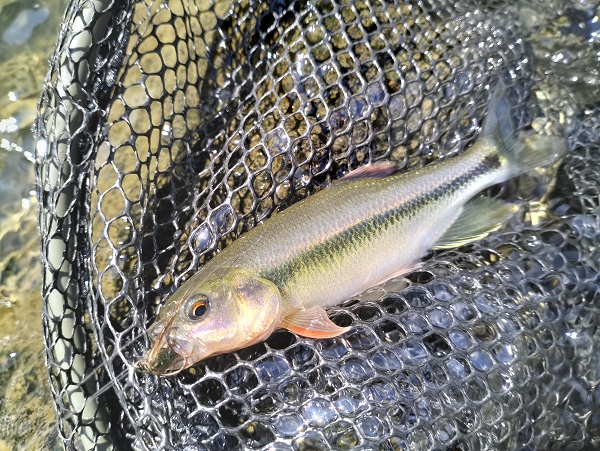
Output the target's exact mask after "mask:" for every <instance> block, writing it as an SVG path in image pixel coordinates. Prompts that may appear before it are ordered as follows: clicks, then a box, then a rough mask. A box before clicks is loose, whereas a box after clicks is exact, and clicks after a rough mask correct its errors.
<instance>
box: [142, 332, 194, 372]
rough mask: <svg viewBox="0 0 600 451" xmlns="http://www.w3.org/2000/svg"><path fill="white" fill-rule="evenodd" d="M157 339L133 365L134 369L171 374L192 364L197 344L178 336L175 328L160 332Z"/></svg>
mask: <svg viewBox="0 0 600 451" xmlns="http://www.w3.org/2000/svg"><path fill="white" fill-rule="evenodd" d="M160 336H161V338H163V339H162V340H159V341H157V342H156V343H155V344H154V346H152V347H151V348H150V349H149V350H148V351H147V352H146V353H145V354H144V355H143V356H142V357H141V358H140V359H139V360H138V361H137V362H136V363H135V365H134V367H135V368H136V370H138V371H140V372H142V373H146V374H154V375H157V376H173V375H175V374H178V373H180V372H181V371H183V370H185V369H186V368H188V367H190V366H191V365H193V364H194V363H195V362H196V361H197V359H193V356H194V355H197V352H198V348H199V344H198V343H194V342H192V341H190V340H189V339H187V338H182V337H181V336H178V334H177V330H176V329H170V330H169V331H167V333H166V334H162V333H161V334H160Z"/></svg>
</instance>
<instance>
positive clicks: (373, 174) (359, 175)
mask: <svg viewBox="0 0 600 451" xmlns="http://www.w3.org/2000/svg"><path fill="white" fill-rule="evenodd" d="M396 171H398V166H397V165H396V164H395V163H392V162H391V161H377V162H375V163H371V164H366V165H364V166H360V167H358V168H356V169H354V170H352V171H350V172H348V173H347V174H346V175H344V176H343V177H341V178H339V179H338V180H336V181H335V182H334V183H339V182H347V181H348V180H356V179H363V178H372V179H382V178H385V177H388V176H390V175H392V174H394V173H395V172H396Z"/></svg>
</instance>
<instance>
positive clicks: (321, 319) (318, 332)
mask: <svg viewBox="0 0 600 451" xmlns="http://www.w3.org/2000/svg"><path fill="white" fill-rule="evenodd" d="M282 327H284V328H286V329H288V330H291V331H292V332H294V333H297V334H298V335H301V336H303V337H309V338H333V337H337V336H339V335H342V334H343V333H344V332H347V331H348V330H350V327H340V326H338V325H337V324H335V323H334V322H333V321H331V320H330V319H329V317H328V316H327V312H326V311H325V309H323V307H319V306H316V307H311V308H309V309H305V310H297V311H295V312H294V313H292V314H291V315H289V316H287V317H286V318H285V319H284V320H283V324H282Z"/></svg>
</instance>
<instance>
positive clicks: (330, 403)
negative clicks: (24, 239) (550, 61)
mask: <svg viewBox="0 0 600 451" xmlns="http://www.w3.org/2000/svg"><path fill="white" fill-rule="evenodd" d="M477 3H479V2H468V1H465V2H459V3H455V2H448V3H446V2H443V1H411V2H379V1H372V2H367V1H358V2H356V1H354V2H347V1H340V2H334V3H332V2H324V1H316V2H301V1H298V2H287V1H273V2H248V1H243V2H229V1H209V0H197V1H196V2H194V1H180V0H172V1H165V2H151V1H148V2H141V1H140V2H132V1H129V2H113V1H108V0H105V1H86V0H74V1H73V2H72V3H71V5H70V6H69V9H68V10H67V12H66V16H65V20H64V27H63V28H62V29H61V32H60V35H59V41H58V45H57V48H56V52H55V54H54V56H53V58H52V60H51V68H50V72H49V76H48V78H47V80H46V85H45V91H44V93H43V95H42V98H41V102H40V116H39V120H38V126H37V127H38V130H37V131H38V135H39V137H40V142H39V144H38V152H37V179H38V195H39V198H40V232H41V238H42V251H43V252H42V254H43V268H44V285H43V299H44V315H43V321H44V330H45V337H46V348H47V356H48V371H49V375H50V381H51V385H52V391H53V395H54V399H55V402H56V406H57V410H58V413H59V432H60V434H61V437H62V438H63V439H64V441H65V442H64V443H65V447H66V448H69V449H71V448H72V449H79V448H80V447H82V446H84V447H89V446H95V447H97V448H99V449H104V448H110V447H111V446H116V445H117V444H119V446H124V445H125V444H127V446H133V447H135V448H139V449H157V448H167V449H188V450H194V449H223V448H226V447H229V448H231V449H242V448H244V449H246V448H257V449H260V448H266V447H269V449H290V448H293V449H327V448H331V449H354V448H357V447H358V448H362V449H365V448H369V449H382V450H387V449H390V450H391V449H423V450H427V449H439V448H447V449H464V450H466V449H515V448H519V449H550V448H552V447H562V446H564V445H566V444H568V445H569V446H571V447H572V449H583V448H585V447H591V446H594V445H596V446H598V444H599V443H600V414H598V410H599V404H600V384H599V381H600V370H599V368H600V357H599V356H600V345H599V343H600V339H599V335H600V329H599V328H598V319H597V318H598V317H599V312H598V311H599V309H600V298H599V296H598V289H597V287H598V283H599V280H598V265H599V264H600V253H599V251H598V247H597V242H598V238H599V230H600V227H599V223H598V209H599V199H600V196H599V192H598V180H599V179H600V173H599V172H598V167H599V166H598V165H597V164H596V165H594V163H597V162H598V159H599V158H600V157H599V156H600V149H599V148H598V147H599V142H600V121H598V119H597V118H598V113H599V112H600V111H599V110H597V109H593V108H588V109H587V111H585V112H580V113H578V114H579V116H577V127H571V128H572V130H571V131H570V135H569V146H568V147H569V152H568V155H567V157H566V160H565V163H564V164H563V165H562V167H561V168H560V170H559V173H558V176H557V180H556V184H555V187H554V190H553V192H552V195H551V196H549V197H548V199H549V200H548V202H547V205H548V207H547V210H548V211H547V212H546V213H545V214H541V216H542V217H545V218H546V219H545V220H544V221H543V222H542V223H541V224H539V225H537V224H536V225H535V226H533V225H531V224H532V221H531V220H530V219H531V218H533V217H536V215H538V216H540V215H539V214H538V213H539V212H538V213H536V210H535V208H531V209H528V210H527V212H528V213H527V215H526V216H525V217H522V218H520V219H521V220H520V221H514V222H513V223H511V225H510V226H509V228H508V230H507V231H506V232H504V233H498V234H494V235H493V236H491V237H489V238H488V239H487V240H485V241H483V242H480V243H475V244H472V245H469V246H466V247H463V248H461V249H458V250H450V251H445V252H441V253H436V254H432V255H429V256H428V258H427V260H426V263H425V265H424V266H423V268H422V269H420V270H419V271H418V272H414V273H412V274H410V275H408V276H407V277H406V278H404V279H401V280H397V281H396V282H395V283H392V284H389V285H386V286H385V287H384V288H376V289H373V290H370V291H369V292H367V293H365V294H364V295H362V296H360V297H359V299H356V300H350V301H349V302H347V303H345V304H344V305H343V306H340V307H335V308H332V309H331V310H330V316H332V317H333V318H334V319H336V322H337V323H338V324H342V325H350V324H351V325H352V326H353V327H352V330H351V331H350V332H348V333H346V334H345V335H344V336H342V337H340V338H335V339H327V340H311V339H305V338H301V337H298V336H296V335H294V334H292V333H291V332H287V331H279V332H276V333H275V334H273V335H272V336H271V337H270V338H269V339H268V340H267V341H266V342H264V343H260V344H258V345H255V346H252V347H250V348H247V349H244V350H241V351H239V352H237V353H233V354H228V355H224V356H219V357H213V358H210V359H208V360H206V361H204V362H203V363H201V364H199V365H196V366H195V367H193V368H191V369H189V370H187V371H186V372H184V373H182V374H180V375H179V376H177V377H171V378H157V377H154V376H148V375H142V374H139V373H137V372H135V371H134V370H133V368H132V364H133V362H134V361H135V360H136V358H138V357H139V356H140V355H141V354H142V353H143V351H144V349H145V348H146V346H147V345H148V343H147V341H145V340H146V338H145V335H144V331H145V330H146V327H147V326H148V325H149V324H151V323H152V321H153V318H154V317H155V316H156V313H157V311H158V309H159V307H160V305H161V301H163V300H164V299H165V298H166V297H167V296H168V294H169V293H171V292H173V291H174V290H175V289H176V288H177V287H178V286H179V285H181V283H182V282H183V281H184V280H185V279H186V278H187V277H189V276H190V275H191V274H193V273H194V271H195V270H197V268H198V267H200V266H201V265H202V264H203V262H205V261H206V259H207V258H210V257H211V256H212V255H214V252H215V251H217V250H218V249H220V248H222V247H224V246H226V245H227V243H228V242H230V241H231V240H233V239H235V237H237V236H239V235H240V234H241V233H243V232H244V231H246V230H248V229H250V228H252V227H253V226H254V225H256V224H257V223H259V222H260V221H262V220H263V219H265V218H266V217H268V216H269V215H270V214H271V213H273V211H274V210H276V209H278V208H279V209H280V208H285V206H287V205H289V204H290V203H292V202H294V201H296V200H298V199H300V198H303V197H306V196H308V195H310V194H312V193H314V192H316V191H318V190H319V189H321V188H323V187H325V186H327V185H328V184H329V183H330V182H331V180H333V179H336V178H338V177H340V176H341V175H343V174H344V173H346V172H348V171H349V170H351V169H353V168H356V167H358V166H360V165H363V164H366V163H369V162H372V161H376V160H391V161H394V162H396V163H397V164H398V165H399V166H401V167H402V168H403V169H404V170H410V169H411V168H413V167H416V166H420V165H423V164H428V163H430V162H432V161H436V160H438V159H440V158H444V157H448V156H451V155H453V154H456V153H459V152H461V151H462V150H463V149H465V148H466V147H468V145H469V144H470V143H472V142H473V140H474V139H475V138H476V137H477V133H478V131H479V126H480V125H481V121H482V119H483V117H484V113H485V105H486V103H487V100H488V98H489V89H490V86H493V85H494V84H495V83H496V82H497V80H498V79H500V78H504V79H505V80H507V83H508V84H509V86H510V99H511V101H512V103H513V105H514V111H515V115H516V118H517V120H518V121H519V124H520V127H522V128H526V127H532V126H533V127H534V128H535V127H538V128H543V129H548V128H551V127H552V120H551V119H552V118H553V115H556V111H555V110H554V109H553V108H552V106H551V105H549V104H548V102H546V104H544V102H542V103H541V104H540V105H538V102H536V101H535V99H534V97H535V96H532V95H531V94H532V92H534V91H535V87H536V86H537V83H538V82H539V80H538V77H537V75H536V72H535V67H534V66H533V64H532V59H531V57H530V54H529V51H528V47H527V45H526V44H525V42H524V39H523V38H524V36H523V31H522V30H521V29H520V27H519V18H518V16H517V15H516V14H515V13H514V12H510V11H508V10H507V8H506V5H504V4H503V3H502V2H496V3H493V4H490V6H488V7H485V8H482V7H481V6H477ZM540 106H541V107H542V108H540ZM542 110H543V112H544V114H541V113H540V111H542ZM582 111H583V110H582ZM582 117H583V119H582ZM573 120H575V119H573ZM540 121H541V122H540ZM540 124H542V125H540ZM540 177H542V176H540ZM533 185H534V183H529V184H527V183H522V184H521V187H520V188H518V189H517V188H516V187H515V185H514V183H512V184H511V183H508V184H506V185H504V186H503V187H502V188H500V189H495V190H493V194H494V195H502V196H505V197H511V196H512V197H517V196H518V197H521V198H526V199H527V197H528V195H527V194H524V191H525V188H523V186H529V188H531V186H533ZM544 186H545V185H544ZM533 191H535V190H533ZM538 191H539V190H538ZM531 192H532V190H529V196H530V197H533V198H537V199H538V200H539V197H540V192H534V193H533V194H531ZM574 193H575V195H574ZM541 194H543V191H542V193H541ZM536 196H537V197H536ZM540 208H541V207H540ZM541 209H542V210H543V208H541ZM527 218H528V220H525V219H527ZM533 222H534V223H535V221H533ZM105 387H108V389H105Z"/></svg>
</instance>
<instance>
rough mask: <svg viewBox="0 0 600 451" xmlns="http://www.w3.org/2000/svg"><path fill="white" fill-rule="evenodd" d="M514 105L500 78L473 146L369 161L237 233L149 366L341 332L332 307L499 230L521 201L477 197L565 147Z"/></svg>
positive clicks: (168, 321)
mask: <svg viewBox="0 0 600 451" xmlns="http://www.w3.org/2000/svg"><path fill="white" fill-rule="evenodd" d="M509 111H510V109H509V107H508V104H507V102H506V98H505V88H504V85H503V84H502V83H499V84H498V86H497V88H496V90H495V91H494V93H493V95H492V100H491V102H490V106H489V113H488V117H487V119H486V123H485V126H484V129H483V132H482V137H481V138H480V140H479V141H477V142H476V143H475V144H474V145H473V146H472V147H471V148H470V149H469V150H467V151H466V152H464V153H463V154H461V155H459V156H457V157H454V158H450V159H448V160H445V161H442V162H440V163H438V164H433V165H429V166H426V167H424V168H421V169H418V170H414V171H411V172H409V173H407V174H397V175H388V174H389V172H390V171H389V164H387V165H385V166H383V165H380V166H376V165H375V166H372V167H366V168H361V169H359V170H357V171H356V172H351V173H350V174H348V175H347V176H346V178H345V179H344V178H343V179H342V180H340V181H338V182H336V183H333V184H332V186H330V187H328V188H325V189H324V190H322V191H320V192H318V193H317V194H315V195H313V196H311V197H309V198H307V199H304V200H302V201H300V202H298V203H296V204H294V205H292V206H290V207H289V208H287V209H286V210H284V211H282V212H281V213H278V214H276V215H274V216H273V217H272V218H269V219H267V220H266V221H265V222H264V224H262V225H259V226H258V227H256V228H254V229H253V230H250V231H249V232H248V233H246V234H245V235H244V236H242V237H241V238H239V239H238V240H237V241H234V242H233V243H232V244H231V245H230V246H229V247H228V248H226V250H225V251H223V252H221V253H220V254H218V255H217V256H215V257H214V258H213V259H212V260H211V261H210V262H209V263H207V264H206V265H205V266H204V267H203V268H201V269H200V270H199V271H198V272H197V273H196V274H195V275H193V276H192V277H191V278H190V279H189V280H187V281H186V282H185V283H184V284H183V285H182V286H181V288H179V290H178V291H177V292H175V293H174V294H173V295H172V296H171V297H170V298H169V299H168V300H167V303H166V305H165V307H164V308H163V310H161V312H160V314H159V317H158V318H157V320H156V322H155V323H154V324H153V325H152V326H151V328H150V329H149V335H150V337H151V341H152V346H151V347H150V349H149V350H148V351H147V352H146V354H145V355H144V356H143V357H142V358H141V359H140V360H139V362H138V368H139V369H141V370H142V371H146V372H150V373H155V374H162V375H172V374H176V373H177V372H179V371H182V370H183V369H185V368H187V367H189V366H191V365H193V364H194V363H196V362H198V361H201V360H203V359H204V358H206V357H209V356H212V355H216V354H219V353H222V352H228V351H234V350H237V349H240V348H243V347H246V346H249V345H251V344H255V343H257V342H259V341H261V340H264V339H265V338H268V337H269V336H270V334H271V333H272V332H273V331H274V330H275V329H277V328H280V327H283V328H286V329H289V330H291V331H293V332H295V333H297V334H299V335H303V336H307V337H312V338H332V337H335V336H338V335H341V334H342V333H345V332H346V331H348V330H349V327H340V326H337V325H336V324H334V323H333V322H332V321H331V320H330V319H329V318H328V317H327V314H326V312H325V310H324V308H326V307H330V306H332V305H336V304H339V303H341V302H342V301H344V300H346V299H348V298H349V297H352V296H355V295H358V294H360V293H361V292H363V291H364V290H366V289H368V288H370V287H373V286H375V285H377V284H378V283H382V282H384V281H385V280H387V279H389V278H391V277H394V276H397V275H400V274H403V273H405V272H407V271H408V270H410V269H411V268H412V267H414V266H415V264H416V263H417V262H418V260H419V259H420V258H421V257H422V256H423V255H424V254H425V252H426V251H427V250H428V249H431V248H433V247H434V246H443V247H449V246H457V245H460V244H464V243H466V242H470V241H474V240H476V239H478V238H481V237H482V236H485V235H486V234H487V233H489V231H491V230H495V229H497V228H498V227H499V226H500V224H501V223H502V222H503V221H505V220H506V219H507V216H508V215H509V213H510V212H512V211H513V210H514V209H513V206H512V205H510V204H504V203H501V202H499V201H492V200H488V201H484V200H472V198H473V197H474V196H475V195H476V194H478V193H480V192H481V191H482V190H484V189H485V188H488V187H490V186H491V185H494V184H496V183H500V182H503V181H506V180H508V179H509V178H511V177H514V176H516V175H519V174H521V173H523V172H527V171H529V170H531V169H533V168H535V167H537V166H539V165H544V164H548V163H550V162H552V161H555V160H556V159H557V158H558V157H559V156H560V155H562V153H563V151H564V142H562V141H561V140H560V139H559V138H555V137H548V136H542V135H535V134H529V135H520V136H518V135H517V133H516V130H515V129H514V127H513V126H512V122H511V118H510V114H509ZM197 306H199V310H196V309H197ZM197 311H198V312H200V313H196V312H197ZM257 315H258V316H257Z"/></svg>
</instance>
